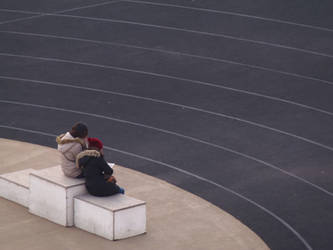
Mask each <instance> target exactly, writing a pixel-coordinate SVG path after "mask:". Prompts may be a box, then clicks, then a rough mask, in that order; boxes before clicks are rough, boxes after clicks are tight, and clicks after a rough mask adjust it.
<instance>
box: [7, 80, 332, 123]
mask: <svg viewBox="0 0 333 250" xmlns="http://www.w3.org/2000/svg"><path fill="white" fill-rule="evenodd" d="M0 79H7V80H13V81H26V82H33V83H39V84H47V85H54V86H62V87H71V88H78V89H86V90H90V91H95V92H102V93H110V94H115V95H123V96H128V97H133V98H140V99H145V100H150V101H156V102H160V103H167V104H170V105H171V104H175V105H178V106H179V107H181V108H188V109H192V110H197V111H199V110H201V111H202V112H205V113H208V114H214V115H218V116H224V117H233V118H232V119H235V120H239V121H244V122H246V123H249V124H256V125H255V126H259V127H262V126H264V125H263V124H260V123H255V122H250V121H248V120H245V119H241V118H238V117H235V116H228V115H226V114H221V113H216V112H214V111H209V110H204V109H200V108H196V107H191V106H186V105H183V104H176V103H172V102H166V101H163V100H159V99H153V98H150V97H143V96H136V95H131V94H126V93H121V92H114V91H108V90H102V89H96V88H87V87H80V86H79V85H78V84H75V85H71V84H64V83H59V82H50V81H39V80H34V79H27V78H20V77H14V76H4V75H0ZM220 86H221V87H222V88H223V87H225V86H223V85H220ZM227 90H230V89H229V88H227ZM231 91H235V92H240V93H243V90H240V91H239V90H238V89H231ZM245 94H248V95H254V96H258V97H262V98H265V99H269V100H274V101H278V102H283V103H288V104H292V105H295V106H298V107H301V108H305V109H309V110H313V111H316V112H320V113H323V114H326V115H330V116H333V113H332V112H329V111H326V110H322V109H318V108H315V107H312V106H308V105H304V104H300V103H297V102H292V101H288V100H285V99H281V98H277V97H272V96H267V95H262V94H259V93H256V92H246V93H245ZM264 127H265V126H264Z"/></svg>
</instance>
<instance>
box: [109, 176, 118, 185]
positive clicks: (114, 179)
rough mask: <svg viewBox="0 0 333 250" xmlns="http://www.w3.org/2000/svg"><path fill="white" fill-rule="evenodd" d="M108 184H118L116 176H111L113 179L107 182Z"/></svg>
mask: <svg viewBox="0 0 333 250" xmlns="http://www.w3.org/2000/svg"><path fill="white" fill-rule="evenodd" d="M107 182H112V183H114V184H116V183H117V180H116V178H115V177H114V176H111V177H110V178H109V179H108V180H107Z"/></svg>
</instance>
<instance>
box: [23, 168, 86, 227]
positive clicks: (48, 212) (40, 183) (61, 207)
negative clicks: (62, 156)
mask: <svg viewBox="0 0 333 250" xmlns="http://www.w3.org/2000/svg"><path fill="white" fill-rule="evenodd" d="M84 182H85V181H84V179H75V178H69V177H66V176H65V175H64V174H63V172H62V170H61V166H60V165H59V166H55V167H51V168H45V169H42V170H39V171H34V172H32V173H31V174H30V202H29V211H30V212H31V213H32V214H35V215H38V216H40V217H43V218H46V219H48V220H50V221H52V222H55V223H58V224H60V225H63V226H73V225H74V201H73V198H74V196H77V195H80V194H84V193H86V192H87V191H86V188H85V185H84Z"/></svg>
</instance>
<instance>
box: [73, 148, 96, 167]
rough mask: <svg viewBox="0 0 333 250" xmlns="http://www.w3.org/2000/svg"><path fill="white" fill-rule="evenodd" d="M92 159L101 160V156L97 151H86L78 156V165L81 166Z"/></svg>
mask: <svg viewBox="0 0 333 250" xmlns="http://www.w3.org/2000/svg"><path fill="white" fill-rule="evenodd" d="M90 158H93V159H98V158H101V154H100V153H99V152H98V151H96V150H84V151H82V152H80V153H79V154H78V155H77V156H76V165H77V166H81V165H84V163H85V162H86V161H87V160H89V159H90Z"/></svg>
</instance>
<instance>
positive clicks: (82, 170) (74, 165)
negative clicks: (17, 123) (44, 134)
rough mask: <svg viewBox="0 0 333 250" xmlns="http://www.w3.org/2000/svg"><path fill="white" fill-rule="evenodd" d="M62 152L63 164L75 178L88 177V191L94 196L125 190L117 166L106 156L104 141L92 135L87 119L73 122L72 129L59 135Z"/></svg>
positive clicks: (66, 171) (86, 180)
mask: <svg viewBox="0 0 333 250" xmlns="http://www.w3.org/2000/svg"><path fill="white" fill-rule="evenodd" d="M56 141H57V143H58V151H59V152H60V153H61V154H60V155H61V156H60V157H61V168H62V171H63V172H64V174H65V175H66V176H68V177H72V178H85V185H86V188H87V191H88V193H90V194H91V195H94V196H110V195H114V194H117V193H121V194H124V193H125V190H124V189H123V188H121V187H119V186H118V185H117V184H116V182H117V181H116V178H115V177H114V176H113V175H112V174H113V169H112V168H111V167H110V166H109V164H108V163H107V162H106V161H105V159H104V152H103V143H102V142H101V141H100V140H99V139H97V138H88V127H87V126H86V125H85V124H83V123H76V124H74V125H73V127H72V129H71V131H69V132H67V133H65V134H62V135H60V136H58V137H57V139H56Z"/></svg>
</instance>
